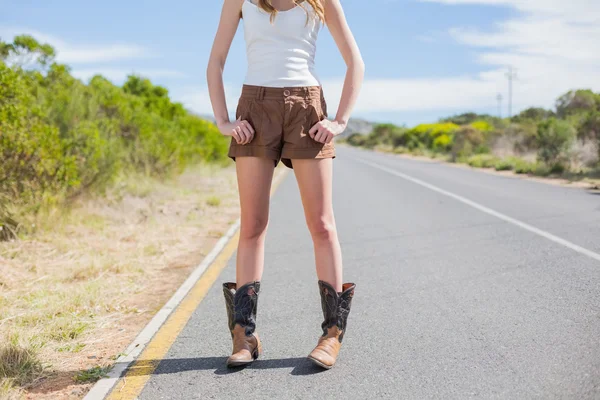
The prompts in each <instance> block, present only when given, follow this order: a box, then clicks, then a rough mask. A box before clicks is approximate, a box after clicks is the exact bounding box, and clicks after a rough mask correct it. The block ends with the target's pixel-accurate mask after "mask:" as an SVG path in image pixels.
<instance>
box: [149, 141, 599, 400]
mask: <svg viewBox="0 0 600 400" xmlns="http://www.w3.org/2000/svg"><path fill="white" fill-rule="evenodd" d="M365 162H367V163H368V164H365ZM334 190H335V193H334V201H335V212H336V219H337V224H338V229H339V235H340V239H341V243H342V249H343V255H344V269H345V280H346V281H353V282H356V284H357V289H356V294H355V297H354V303H353V309H352V313H351V314H350V317H349V320H348V330H347V333H346V336H345V339H344V345H343V347H342V352H341V356H340V359H339V361H338V364H337V365H336V366H335V367H334V369H332V370H330V371H325V372H321V371H320V370H319V369H316V368H314V367H313V366H312V365H311V364H310V363H309V362H308V361H306V360H305V356H306V355H307V354H308V353H309V352H310V350H311V349H312V348H313V346H314V345H315V343H316V340H317V338H318V336H319V334H320V326H319V324H320V322H321V314H320V303H319V298H318V290H317V281H316V276H315V271H314V263H313V253H312V244H311V240H310V237H309V234H308V231H307V229H306V227H305V223H304V217H303V213H302V206H301V203H300V198H299V193H298V189H297V186H296V182H295V179H294V177H293V175H291V174H290V175H288V177H287V178H286V180H285V181H284V182H283V183H282V184H281V186H280V187H279V189H278V190H277V192H276V193H275V195H274V197H273V199H272V205H271V210H272V211H271V222H270V227H269V233H268V237H267V254H266V268H265V275H264V279H263V281H262V287H261V290H262V292H261V297H260V300H259V306H258V308H259V315H258V331H259V333H260V335H261V338H262V340H263V346H264V350H265V353H264V355H263V357H262V358H261V359H260V360H259V361H257V362H255V363H254V364H253V365H252V366H250V367H247V368H245V369H242V370H236V371H234V372H232V371H230V370H227V369H226V368H225V358H226V356H227V355H228V354H229V352H230V348H231V342H230V336H229V333H228V331H227V322H226V314H225V306H224V300H223V296H222V292H221V287H220V282H222V281H225V280H232V279H234V276H235V270H234V268H235V267H234V260H233V259H232V260H230V262H229V265H228V266H227V268H226V269H225V271H224V272H223V274H222V275H221V278H220V279H219V283H217V284H215V285H214V286H213V287H212V288H211V290H210V292H209V293H208V295H207V297H206V298H205V299H204V301H203V302H202V303H201V305H200V307H199V308H198V309H197V310H196V312H195V313H194V315H193V316H192V318H191V319H190V322H189V323H188V325H187V326H186V327H185V329H184V330H183V332H182V334H181V335H180V337H179V338H178V339H177V341H176V342H175V344H174V345H173V346H172V348H171V349H170V350H169V352H168V354H167V356H166V358H165V359H164V360H163V361H162V362H161V363H160V365H159V366H158V368H157V369H156V371H155V372H154V374H153V375H152V377H151V378H150V380H149V382H148V384H147V385H146V387H145V389H144V390H143V392H142V393H141V396H140V398H141V399H144V400H151V399H195V398H198V399H213V398H215V399H234V398H235V399H246V400H249V399H264V398H275V399H313V398H314V399H324V398H326V399H375V398H394V399H466V398H482V399H492V398H497V399H600V258H599V259H594V255H596V256H597V257H600V255H599V253H600V195H597V194H592V193H588V192H586V191H583V190H580V189H573V188H565V187H559V186H554V185H548V184H543V183H538V182H532V181H529V180H522V179H518V178H512V177H505V176H497V175H491V174H486V173H483V172H480V171H475V170H469V169H463V168H456V167H451V166H446V165H443V164H438V163H433V162H425V161H415V160H407V159H403V158H399V157H395V156H391V155H383V154H376V153H371V152H366V151H361V150H355V149H349V148H340V149H339V152H338V158H337V159H336V160H335V188H334ZM578 246H579V247H578ZM586 251H587V252H588V253H586Z"/></svg>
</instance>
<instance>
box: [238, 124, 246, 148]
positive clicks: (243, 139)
mask: <svg viewBox="0 0 600 400" xmlns="http://www.w3.org/2000/svg"><path fill="white" fill-rule="evenodd" d="M235 131H236V132H237V134H238V136H239V137H240V141H239V143H238V144H244V143H245V142H246V135H245V134H244V131H242V128H241V127H240V126H239V125H238V126H236V127H235Z"/></svg>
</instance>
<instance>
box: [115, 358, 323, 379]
mask: <svg viewBox="0 0 600 400" xmlns="http://www.w3.org/2000/svg"><path fill="white" fill-rule="evenodd" d="M226 360H227V357H197V358H169V359H165V360H140V361H138V362H137V363H136V364H135V365H134V366H133V367H131V368H130V369H129V371H128V372H127V374H128V375H129V376H142V375H148V372H149V371H150V370H152V368H148V367H151V366H157V367H156V369H155V370H154V371H153V372H152V373H151V374H152V375H161V374H176V373H179V372H185V371H205V370H214V373H215V374H217V375H228V374H234V373H237V372H240V371H243V370H244V369H278V368H293V370H292V372H291V375H312V374H318V373H319V372H323V371H324V369H323V368H319V367H317V366H315V365H314V364H313V363H311V362H310V361H309V360H308V359H306V358H305V357H296V358H281V359H271V360H265V359H258V360H256V361H255V362H253V363H252V364H250V365H248V366H245V367H237V368H227V366H226V365H225V361H226Z"/></svg>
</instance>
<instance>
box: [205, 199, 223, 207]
mask: <svg viewBox="0 0 600 400" xmlns="http://www.w3.org/2000/svg"><path fill="white" fill-rule="evenodd" d="M206 204H208V205H209V206H211V207H218V206H220V205H221V199H220V198H219V197H217V196H210V197H209V198H208V199H206Z"/></svg>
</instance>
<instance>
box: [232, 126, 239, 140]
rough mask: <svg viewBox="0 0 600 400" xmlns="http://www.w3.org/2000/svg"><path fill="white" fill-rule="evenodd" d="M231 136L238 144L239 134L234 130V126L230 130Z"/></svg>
mask: <svg viewBox="0 0 600 400" xmlns="http://www.w3.org/2000/svg"><path fill="white" fill-rule="evenodd" d="M231 136H233V138H234V139H235V142H236V143H237V144H240V135H238V133H237V131H236V130H235V128H233V129H232V130H231Z"/></svg>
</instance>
